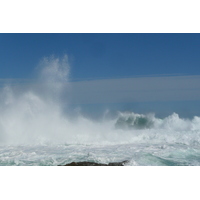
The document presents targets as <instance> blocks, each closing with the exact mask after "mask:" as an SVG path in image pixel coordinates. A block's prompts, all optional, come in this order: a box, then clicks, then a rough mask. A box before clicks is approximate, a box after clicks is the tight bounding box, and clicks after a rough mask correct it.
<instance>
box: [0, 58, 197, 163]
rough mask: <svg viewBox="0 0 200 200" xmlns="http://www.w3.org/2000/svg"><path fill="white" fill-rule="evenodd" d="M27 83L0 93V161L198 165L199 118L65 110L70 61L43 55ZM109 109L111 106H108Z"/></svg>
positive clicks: (68, 104)
mask: <svg viewBox="0 0 200 200" xmlns="http://www.w3.org/2000/svg"><path fill="white" fill-rule="evenodd" d="M37 69H38V72H39V73H38V77H37V79H36V80H35V81H30V83H29V84H27V85H14V86H13V85H9V84H7V85H5V86H4V87H3V88H1V93H0V147H1V148H0V165H59V164H66V163H67V162H73V161H95V162H101V163H102V162H103V163H109V162H120V161H123V160H129V161H130V162H129V164H130V165H199V164H200V159H199V157H200V117H198V116H194V118H193V119H183V118H180V117H179V115H178V114H177V113H172V114H171V115H169V116H167V117H165V118H162V119H161V118H157V117H156V116H155V114H153V113H150V114H138V113H134V112H118V114H117V115H116V116H115V117H112V118H109V117H106V116H107V115H105V116H103V117H102V119H99V120H94V119H91V118H87V117H84V115H82V114H81V112H76V111H77V110H76V109H75V111H74V113H76V114H74V115H73V117H72V114H71V112H67V110H65V111H64V108H65V107H66V105H67V106H68V107H70V103H69V102H68V99H67V98H66V97H67V95H69V94H70V92H69V90H73V84H72V85H71V88H70V87H69V84H68V83H69V81H68V77H69V72H70V66H69V62H68V58H67V56H66V55H65V56H64V57H62V58H55V57H49V58H44V59H43V60H42V61H41V62H40V65H39V67H38V68H37ZM106 113H109V110H107V111H106Z"/></svg>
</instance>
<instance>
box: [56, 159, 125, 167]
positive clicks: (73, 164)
mask: <svg viewBox="0 0 200 200" xmlns="http://www.w3.org/2000/svg"><path fill="white" fill-rule="evenodd" d="M127 162H128V161H127V160H125V161H122V162H112V163H108V164H103V163H96V162H87V161H85V162H71V163H68V164H66V165H59V166H124V165H125V164H126V163H127Z"/></svg>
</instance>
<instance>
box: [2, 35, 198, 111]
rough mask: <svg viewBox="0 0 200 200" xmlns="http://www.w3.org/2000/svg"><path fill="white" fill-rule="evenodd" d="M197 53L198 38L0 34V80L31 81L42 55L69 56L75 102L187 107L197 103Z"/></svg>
mask: <svg viewBox="0 0 200 200" xmlns="http://www.w3.org/2000/svg"><path fill="white" fill-rule="evenodd" d="M199 52H200V34H116V33H115V34H49V33H48V34H0V66H1V73H0V79H2V80H5V79H12V80H17V81H19V82H20V81H22V80H24V79H25V80H29V79H32V78H33V77H34V75H35V67H36V66H37V65H38V63H39V62H40V61H41V60H42V59H43V57H49V56H51V55H54V56H55V57H62V56H63V55H65V54H67V55H68V59H69V63H70V66H71V68H70V77H69V79H70V81H73V82H72V83H71V85H72V88H73V89H72V91H71V101H72V102H73V103H75V104H108V103H109V104H110V103H125V104H126V103H133V104H134V103H135V104H137V105H138V102H139V103H140V104H141V106H140V107H142V105H143V102H147V104H146V103H145V106H146V108H148V102H165V103H166V102H169V103H168V104H169V105H168V106H167V107H168V108H169V107H170V102H174V101H175V102H186V103H184V105H183V107H188V109H189V108H190V107H191V103H187V101H195V102H196V103H197V104H200V103H199V101H200V56H199ZM158 104H159V103H158ZM151 107H152V104H151V103H149V109H150V108H151ZM154 107H155V106H154ZM151 109H152V108H151ZM162 109H164V108H162ZM166 109H167V108H166ZM147 110H148V109H147ZM193 110H195V109H194V108H193Z"/></svg>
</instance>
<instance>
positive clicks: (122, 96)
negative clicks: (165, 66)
mask: <svg viewBox="0 0 200 200" xmlns="http://www.w3.org/2000/svg"><path fill="white" fill-rule="evenodd" d="M70 86H71V91H70V99H71V102H73V103H81V104H82V103H122V102H123V103H126V102H127V103H128V102H136V101H182V100H184V101H185V100H200V76H170V77H138V78H122V79H104V80H91V81H79V82H71V83H70Z"/></svg>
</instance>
